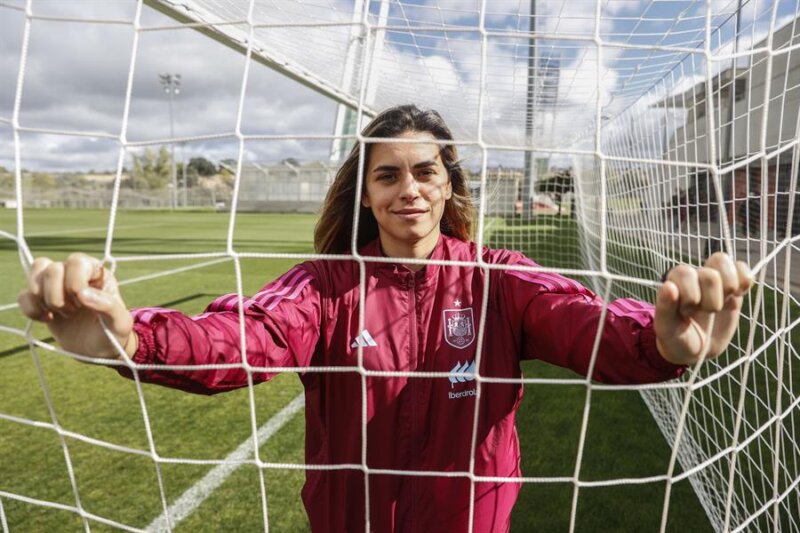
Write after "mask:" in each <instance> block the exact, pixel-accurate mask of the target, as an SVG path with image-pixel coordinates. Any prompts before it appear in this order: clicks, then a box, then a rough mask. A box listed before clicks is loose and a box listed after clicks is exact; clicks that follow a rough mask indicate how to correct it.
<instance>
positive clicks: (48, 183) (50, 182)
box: [31, 172, 56, 189]
mask: <svg viewBox="0 0 800 533" xmlns="http://www.w3.org/2000/svg"><path fill="white" fill-rule="evenodd" d="M31 185H33V186H34V187H35V188H36V189H52V188H54V187H55V186H56V178H55V177H54V176H53V175H52V174H50V173H48V172H34V173H33V175H32V176H31Z"/></svg>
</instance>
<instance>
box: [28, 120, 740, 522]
mask: <svg viewBox="0 0 800 533" xmlns="http://www.w3.org/2000/svg"><path fill="white" fill-rule="evenodd" d="M363 134H364V136H365V137H367V138H379V139H388V138H391V139H395V140H396V141H397V142H375V143H368V144H366V146H365V147H364V150H365V154H366V157H365V164H364V167H363V168H364V180H363V181H364V187H363V188H362V190H361V191H358V190H357V188H356V187H357V175H358V166H359V165H360V164H361V163H360V160H359V146H356V147H354V148H353V150H352V152H351V153H350V156H349V157H348V159H347V161H346V162H345V163H344V165H343V166H342V168H341V169H340V170H339V173H338V175H337V177H336V180H335V181H334V183H333V185H332V187H331V189H330V191H329V193H328V197H327V199H326V201H325V205H324V207H323V211H322V216H321V218H320V221H319V223H318V225H317V227H316V231H315V235H314V242H315V247H316V250H317V252H319V253H349V252H350V243H351V242H352V241H351V239H352V229H353V228H352V213H353V208H354V205H353V202H355V201H356V199H358V201H360V203H361V212H360V217H359V226H358V231H357V235H356V238H357V243H358V252H359V254H360V255H362V256H364V258H365V262H364V267H363V268H364V271H363V280H364V284H363V285H362V284H361V280H362V277H361V275H362V272H361V269H360V265H359V263H358V262H355V261H333V260H331V261H324V260H318V261H310V262H306V263H303V264H301V265H298V266H296V267H294V268H293V269H291V270H290V271H289V272H287V273H286V274H285V275H284V276H282V277H280V278H279V279H278V280H276V281H274V282H272V283H270V284H268V285H266V286H265V287H264V288H263V289H262V290H261V291H260V292H259V293H257V294H256V295H254V296H253V297H252V298H249V299H247V300H245V301H244V302H242V310H243V314H244V316H245V320H244V333H245V340H246V365H242V366H236V367H234V368H225V369H217V370H179V371H173V370H148V371H140V372H139V375H140V376H141V377H142V379H144V380H147V381H152V382H155V383H160V384H162V385H167V386H170V387H176V388H181V389H184V390H188V391H192V392H199V393H215V392H220V391H225V390H230V389H235V388H238V387H244V386H247V384H248V371H249V373H250V374H251V375H252V379H253V381H254V382H260V381H265V380H267V379H269V378H271V377H272V376H273V375H274V373H270V371H269V368H270V367H271V368H275V367H298V368H301V369H302V370H301V379H302V381H303V383H304V385H305V393H306V462H307V463H308V464H312V465H342V466H341V467H340V468H337V469H329V470H308V471H307V473H306V484H305V487H304V489H303V500H304V503H305V505H306V509H307V511H308V515H309V519H310V522H311V525H312V528H313V529H314V530H315V531H362V530H364V529H365V527H366V517H367V514H368V515H369V520H370V523H369V527H370V528H371V529H373V530H375V531H434V530H439V531H465V530H466V529H467V527H468V524H469V521H470V510H471V508H470V501H471V499H473V498H474V499H473V501H474V505H473V508H472V515H471V516H472V519H473V527H474V531H505V530H507V529H508V528H509V520H510V514H511V509H512V507H513V504H514V502H515V501H516V497H517V494H518V492H519V489H520V484H519V483H517V482H514V481H505V482H503V481H481V482H476V483H475V490H474V494H471V482H470V478H469V476H468V474H469V472H470V471H472V472H473V473H474V475H477V476H492V477H500V478H506V477H508V478H516V477H519V475H520V470H519V443H518V438H517V433H516V428H515V425H514V424H515V422H514V417H515V413H516V409H517V407H518V406H519V404H520V401H521V398H522V387H521V386H520V384H519V383H513V382H502V381H501V382H498V381H491V380H490V381H486V382H483V383H482V384H481V390H480V397H479V398H478V391H477V384H476V380H475V373H476V371H477V370H479V371H480V375H481V376H482V377H486V378H519V377H520V376H521V372H520V365H519V363H520V360H521V359H528V358H538V359H542V360H545V361H549V362H551V363H554V364H557V365H561V366H565V367H568V368H571V369H573V370H575V371H577V372H580V373H582V374H584V375H586V374H587V373H588V371H589V368H590V364H592V361H591V354H592V352H593V345H594V342H595V337H596V333H597V328H598V323H599V319H600V317H601V313H602V310H603V303H602V302H601V301H600V300H599V299H598V298H597V297H596V296H595V295H594V294H592V293H591V292H590V291H589V290H587V289H586V288H584V287H582V286H581V285H580V284H578V283H576V282H575V281H572V280H570V279H567V278H565V277H562V276H559V275H555V274H550V273H539V272H537V273H534V272H530V271H519V270H516V271H515V270H509V269H499V268H486V269H482V268H475V267H472V266H453V265H449V266H443V265H441V264H435V263H431V264H427V265H426V266H423V264H422V263H421V262H415V260H420V259H433V260H442V261H462V262H475V261H476V260H477V259H480V260H482V261H483V262H485V263H486V264H487V265H489V266H490V267H491V266H494V265H521V266H524V267H531V266H535V263H533V262H532V261H531V260H530V259H527V258H526V257H524V256H523V255H522V254H519V253H516V252H510V251H507V250H490V249H478V247H477V246H476V245H475V243H473V242H470V240H469V239H470V235H471V233H472V223H473V216H474V210H473V207H472V204H471V201H470V196H469V190H468V188H467V183H466V180H465V177H464V174H463V172H462V169H461V168H460V166H459V163H458V157H457V153H456V149H455V147H454V146H452V145H440V144H435V143H434V142H432V141H436V140H439V141H450V140H452V135H451V133H450V131H449V130H448V128H447V126H446V125H445V123H444V121H443V120H442V118H441V117H440V116H439V115H438V113H436V112H434V111H422V110H420V109H418V108H416V107H414V106H402V107H397V108H392V109H389V110H387V111H385V112H383V113H381V114H380V115H379V116H378V117H376V118H375V120H373V122H372V123H371V124H370V125H369V126H367V128H366V129H365V131H364V132H363ZM371 258H381V259H382V260H370V259H371ZM487 283H488V295H487V296H488V299H487V309H486V322H485V334H484V339H483V349H482V351H481V353H480V354H478V352H477V351H476V348H477V345H478V340H479V339H478V331H477V330H478V325H479V320H480V314H481V305H482V301H483V298H484V289H486V284H487ZM750 283H751V282H750V276H749V272H748V270H747V267H746V266H745V265H744V264H742V263H739V264H736V265H735V264H734V263H733V262H732V261H731V259H730V258H729V257H728V256H726V255H725V254H722V253H718V254H715V255H714V256H712V257H711V258H710V259H709V260H708V261H707V263H706V266H705V267H703V268H699V269H695V268H691V267H688V266H685V265H683V266H679V267H677V268H675V269H673V270H671V271H670V272H669V274H668V276H667V278H666V282H665V283H664V284H663V286H662V287H661V288H660V290H659V291H658V295H657V299H656V306H655V308H653V307H652V306H650V305H648V304H644V303H641V302H638V301H635V300H630V299H625V300H618V301H615V302H612V303H610V304H609V305H608V312H607V316H606V317H605V323H604V327H603V332H602V337H601V342H600V345H599V350H598V353H597V357H596V361H594V363H593V365H594V366H593V370H592V374H591V377H592V378H593V379H595V380H598V381H603V382H609V383H646V382H656V381H662V380H667V379H671V378H674V377H676V376H679V375H680V374H681V372H682V371H683V369H684V368H685V365H689V364H692V363H695V362H696V361H699V360H700V359H701V358H702V357H704V356H708V357H714V356H716V355H718V354H719V353H720V352H722V351H723V350H724V349H725V347H726V346H727V344H728V342H729V341H730V339H731V337H732V335H733V333H734V331H735V329H736V325H737V322H738V317H739V310H740V308H741V304H742V294H743V293H744V292H745V291H746V290H747V289H748V288H749V286H750ZM362 291H363V293H364V301H365V313H364V323H363V327H361V326H360V322H359V302H360V294H361V292H362ZM19 301H20V305H21V308H22V310H23V312H24V313H25V314H26V315H27V316H28V317H30V318H32V319H35V320H41V321H43V322H45V323H47V324H48V326H49V327H50V329H51V331H52V333H53V335H54V337H55V338H56V339H57V340H58V342H60V343H61V344H62V346H63V347H64V348H65V349H67V350H70V351H73V352H80V353H86V354H89V355H93V356H96V357H118V351H117V349H116V348H115V347H114V345H113V344H112V343H111V342H110V341H109V340H108V339H107V338H106V336H105V335H104V333H103V331H102V328H101V326H100V324H99V321H98V319H97V317H101V318H102V319H103V322H104V323H105V324H106V325H107V326H108V328H109V329H110V331H111V332H112V333H113V334H114V336H115V337H116V340H117V341H118V342H119V345H120V347H121V348H123V349H124V350H125V352H126V353H127V355H128V356H129V357H130V358H131V359H132V360H133V361H134V362H136V363H141V364H165V365H189V366H193V365H200V364H224V363H241V362H242V355H241V342H240V324H239V301H238V298H237V296H236V295H227V296H222V297H220V298H218V299H217V300H215V301H214V302H212V303H211V305H210V306H209V307H208V309H207V310H206V312H205V313H203V314H202V315H199V316H196V317H186V316H184V315H183V314H181V313H179V312H177V311H173V310H169V309H157V308H148V309H138V310H134V311H133V312H129V311H128V310H127V308H126V307H125V305H124V303H123V301H122V299H121V297H120V294H119V291H118V289H117V285H116V282H115V280H114V278H113V276H112V275H111V273H110V272H108V271H106V270H105V269H104V268H103V267H102V265H101V264H100V262H99V261H97V260H96V259H93V258H90V257H88V256H85V255H82V254H74V255H72V256H70V258H69V259H68V260H67V261H66V262H65V263H58V262H52V261H49V260H48V259H44V258H40V259H37V260H36V261H35V262H34V264H33V268H32V269H31V273H30V278H29V288H28V290H27V291H25V292H23V293H22V294H21V295H20V299H19ZM709 327H710V328H711V334H710V336H706V331H707V330H708V329H709ZM362 358H363V359H362ZM360 362H362V363H363V369H364V370H363V371H359V363H360ZM245 366H246V368H245ZM265 367H266V368H265ZM309 367H326V370H327V371H314V370H313V369H309ZM341 367H348V368H349V370H341ZM331 370H334V371H331ZM128 372H129V371H128V370H127V369H126V370H124V371H123V373H128ZM422 372H438V373H440V375H439V376H438V377H435V378H434V377H430V376H429V375H424V374H419V373H422ZM392 373H401V374H399V375H398V374H392ZM362 401H366V406H363V405H362ZM476 404H477V405H476ZM476 408H477V409H478V420H477V433H476V436H475V448H474V453H473V449H472V442H473V425H474V420H475V409H476ZM362 409H363V412H366V419H367V428H366V437H367V438H366V442H362ZM362 449H365V450H366V464H367V466H368V467H369V468H370V469H371V470H372V471H371V473H370V475H369V477H368V479H367V483H365V479H364V472H363V471H362V469H361V467H360V465H361V463H362ZM473 459H474V464H473V463H472V460H473ZM471 464H472V466H473V469H472V470H471V469H470V466H471ZM376 469H377V470H378V471H379V472H377V473H376V472H375V470H376ZM409 471H414V472H417V473H419V472H423V473H429V472H435V473H438V474H428V475H407V474H406V475H404V473H407V472H409ZM366 485H368V489H367V488H366ZM367 490H368V491H369V492H368V496H369V503H368V506H369V513H367V502H366V500H367V498H366V496H367Z"/></svg>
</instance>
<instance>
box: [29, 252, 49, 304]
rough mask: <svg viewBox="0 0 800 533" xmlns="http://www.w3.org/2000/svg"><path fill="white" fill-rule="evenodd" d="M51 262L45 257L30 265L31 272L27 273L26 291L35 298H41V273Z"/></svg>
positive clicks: (38, 258)
mask: <svg viewBox="0 0 800 533" xmlns="http://www.w3.org/2000/svg"><path fill="white" fill-rule="evenodd" d="M50 263H52V261H51V260H50V259H49V258H47V257H37V258H36V259H34V260H33V263H32V264H31V271H30V272H29V273H28V291H30V293H31V294H33V295H34V296H37V297H41V296H42V292H41V279H40V278H41V276H42V272H44V271H45V269H46V268H47V267H48V266H50Z"/></svg>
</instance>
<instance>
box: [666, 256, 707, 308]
mask: <svg viewBox="0 0 800 533" xmlns="http://www.w3.org/2000/svg"><path fill="white" fill-rule="evenodd" d="M667 280H668V281H671V282H673V283H674V284H675V286H676V287H677V289H678V305H679V308H678V311H679V313H680V314H681V316H683V317H685V318H689V317H691V316H692V314H693V313H694V312H695V310H696V309H697V306H698V305H699V304H700V295H701V293H700V284H699V282H698V276H697V270H696V269H694V268H693V267H690V266H689V265H678V266H677V267H675V268H673V269H672V270H670V271H669V273H668V274H667Z"/></svg>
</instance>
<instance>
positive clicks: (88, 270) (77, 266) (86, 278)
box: [64, 253, 103, 297]
mask: <svg viewBox="0 0 800 533" xmlns="http://www.w3.org/2000/svg"><path fill="white" fill-rule="evenodd" d="M102 272H103V264H102V263H101V262H100V261H99V260H98V259H96V258H94V257H91V256H88V255H86V254H82V253H74V254H72V255H70V256H69V258H67V260H66V262H65V263H64V290H66V292H67V294H68V295H70V296H72V297H77V295H78V293H79V292H80V291H81V290H82V289H83V288H84V287H88V286H89V285H90V284H92V283H96V280H98V279H99V280H101V281H102V277H103V274H102ZM94 286H96V285H94ZM100 287H102V284H101V285H100Z"/></svg>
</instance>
